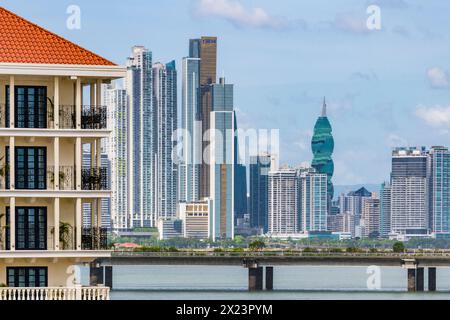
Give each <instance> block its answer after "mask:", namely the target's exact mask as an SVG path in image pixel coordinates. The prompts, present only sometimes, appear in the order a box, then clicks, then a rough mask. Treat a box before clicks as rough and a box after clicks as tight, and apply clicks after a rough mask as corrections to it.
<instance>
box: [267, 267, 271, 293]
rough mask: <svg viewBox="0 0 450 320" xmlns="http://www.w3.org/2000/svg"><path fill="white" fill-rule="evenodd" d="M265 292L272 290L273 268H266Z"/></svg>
mask: <svg viewBox="0 0 450 320" xmlns="http://www.w3.org/2000/svg"><path fill="white" fill-rule="evenodd" d="M266 290H269V291H271V290H273V267H266Z"/></svg>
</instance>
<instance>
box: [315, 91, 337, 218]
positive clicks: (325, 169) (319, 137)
mask: <svg viewBox="0 0 450 320" xmlns="http://www.w3.org/2000/svg"><path fill="white" fill-rule="evenodd" d="M331 132H332V128H331V124H330V121H329V120H328V117H327V104H326V102H325V99H324V101H323V107H322V115H321V116H320V117H319V118H318V119H317V122H316V125H315V126H314V135H313V137H312V142H311V146H312V152H313V155H314V158H313V161H312V167H313V168H315V169H316V170H317V172H319V173H325V174H326V175H327V176H328V187H327V188H328V201H329V206H328V207H329V209H331V200H332V199H333V196H334V188H333V183H332V182H331V179H332V177H333V173H334V163H333V159H332V158H331V155H332V154H333V151H334V139H333V135H332V134H331Z"/></svg>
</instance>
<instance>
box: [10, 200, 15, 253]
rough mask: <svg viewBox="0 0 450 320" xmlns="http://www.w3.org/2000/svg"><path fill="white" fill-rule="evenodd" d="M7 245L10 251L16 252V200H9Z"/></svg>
mask: <svg viewBox="0 0 450 320" xmlns="http://www.w3.org/2000/svg"><path fill="white" fill-rule="evenodd" d="M9 240H10V241H9V243H10V250H11V251H16V198H14V197H11V198H9Z"/></svg>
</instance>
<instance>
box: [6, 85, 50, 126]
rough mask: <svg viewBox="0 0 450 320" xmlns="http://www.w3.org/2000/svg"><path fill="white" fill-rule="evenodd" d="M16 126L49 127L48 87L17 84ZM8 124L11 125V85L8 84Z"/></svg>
mask: <svg viewBox="0 0 450 320" xmlns="http://www.w3.org/2000/svg"><path fill="white" fill-rule="evenodd" d="M14 92H15V99H14V113H15V127H16V128H39V129H45V128H47V87H36V86H15V87H14ZM5 104H6V125H7V127H9V122H10V121H9V86H6V103H5Z"/></svg>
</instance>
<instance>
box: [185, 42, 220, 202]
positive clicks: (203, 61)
mask: <svg viewBox="0 0 450 320" xmlns="http://www.w3.org/2000/svg"><path fill="white" fill-rule="evenodd" d="M189 54H190V57H191V58H199V59H200V78H199V88H200V117H201V120H202V137H204V136H205V133H206V132H208V130H209V129H210V125H211V120H210V115H211V111H212V110H213V105H212V92H211V89H212V86H211V85H212V84H215V83H216V81H217V75H216V74H217V38H216V37H201V38H200V39H191V40H190V42H189ZM202 141H203V144H202V154H203V155H206V156H208V152H207V148H208V145H209V142H208V141H204V140H202ZM203 160H204V161H203V162H202V164H201V170H200V197H201V198H207V197H209V195H210V185H209V183H210V177H209V174H210V168H209V162H210V161H209V160H208V159H203Z"/></svg>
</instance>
